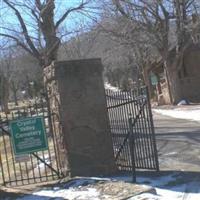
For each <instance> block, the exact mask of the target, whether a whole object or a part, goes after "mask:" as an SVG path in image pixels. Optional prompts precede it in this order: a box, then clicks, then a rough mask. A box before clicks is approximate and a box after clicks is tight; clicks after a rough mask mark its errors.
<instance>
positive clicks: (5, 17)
mask: <svg viewBox="0 0 200 200" xmlns="http://www.w3.org/2000/svg"><path fill="white" fill-rule="evenodd" d="M12 1H13V2H15V3H16V2H19V3H22V2H24V0H12ZM81 1H82V0H55V3H56V9H55V21H57V19H59V18H60V16H62V14H63V13H64V11H65V10H66V9H67V8H71V7H75V6H77V5H79V4H80V2H81ZM25 2H26V3H27V1H25ZM30 2H31V3H32V2H33V3H34V0H31V1H30ZM92 2H93V3H92V4H90V5H91V6H94V5H95V0H93V1H92ZM3 5H5V4H3V2H2V0H0V32H3V33H6V32H8V31H5V30H4V29H2V28H1V26H3V27H5V26H6V27H7V28H12V29H13V27H14V28H15V30H17V31H19V30H20V28H19V23H18V20H17V18H16V16H15V14H14V12H13V11H11V10H10V9H2V7H3ZM30 6H31V5H30ZM19 9H20V8H19ZM27 10H28V9H24V8H23V9H20V12H21V13H22V15H23V18H24V20H25V21H26V23H27V27H28V31H29V33H30V35H32V36H33V37H34V36H36V33H35V30H34V29H35V27H37V26H36V24H34V22H33V20H31V18H30V16H29V15H28V13H27ZM29 12H30V11H29ZM80 22H81V23H85V24H88V23H90V22H91V20H90V19H88V18H87V17H86V16H84V15H82V14H80V13H73V14H71V15H70V16H69V17H68V18H67V20H65V22H64V23H63V24H62V31H63V30H64V31H66V30H70V31H71V30H75V29H77V28H79V23H80ZM1 24H2V25H1ZM14 34H16V33H14ZM18 34H20V33H18Z"/></svg>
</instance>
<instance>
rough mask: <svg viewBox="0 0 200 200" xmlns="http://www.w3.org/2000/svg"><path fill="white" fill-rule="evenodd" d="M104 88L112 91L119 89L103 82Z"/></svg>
mask: <svg viewBox="0 0 200 200" xmlns="http://www.w3.org/2000/svg"><path fill="white" fill-rule="evenodd" d="M104 86H105V89H109V90H112V91H113V92H118V91H120V89H119V88H117V87H114V86H112V85H111V84H110V83H108V82H106V83H104Z"/></svg>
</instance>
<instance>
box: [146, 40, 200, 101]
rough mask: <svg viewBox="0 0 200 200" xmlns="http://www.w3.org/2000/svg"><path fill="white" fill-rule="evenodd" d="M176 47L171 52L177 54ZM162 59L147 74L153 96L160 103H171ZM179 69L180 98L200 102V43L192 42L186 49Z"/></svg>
mask: <svg viewBox="0 0 200 200" xmlns="http://www.w3.org/2000/svg"><path fill="white" fill-rule="evenodd" d="M173 51H175V48H174V49H173V50H171V52H170V54H171V55H172V56H173V55H174V56H176V53H174V52H173ZM163 65H164V64H163V62H162V61H158V62H155V63H153V64H152V65H151V66H150V67H149V68H148V69H147V74H148V77H149V82H150V91H151V95H152V97H154V99H155V100H156V101H157V102H158V104H159V105H163V104H170V92H171V91H170V88H169V86H168V84H167V79H166V74H165V69H164V66H163ZM177 70H178V81H179V84H180V90H179V92H180V99H178V100H177V102H176V103H178V101H180V100H182V99H186V100H188V101H190V102H200V45H199V44H192V45H191V46H189V47H188V48H187V49H186V50H185V51H184V56H183V60H182V63H181V66H180V67H179V68H178V69H177Z"/></svg>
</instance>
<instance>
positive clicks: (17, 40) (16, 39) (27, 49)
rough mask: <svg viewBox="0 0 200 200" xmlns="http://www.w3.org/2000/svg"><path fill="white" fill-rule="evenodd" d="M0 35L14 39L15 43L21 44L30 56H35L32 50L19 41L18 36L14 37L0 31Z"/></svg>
mask: <svg viewBox="0 0 200 200" xmlns="http://www.w3.org/2000/svg"><path fill="white" fill-rule="evenodd" d="M0 36H2V37H6V38H10V39H12V40H14V41H15V42H16V43H17V45H19V46H21V47H22V48H23V49H24V50H26V51H27V52H28V53H30V54H31V55H32V56H34V57H36V55H35V54H33V52H32V51H31V50H30V49H29V48H28V47H27V46H26V45H25V44H23V43H22V42H21V41H19V39H18V38H16V37H14V36H12V35H9V34H4V33H0ZM36 58H38V57H36Z"/></svg>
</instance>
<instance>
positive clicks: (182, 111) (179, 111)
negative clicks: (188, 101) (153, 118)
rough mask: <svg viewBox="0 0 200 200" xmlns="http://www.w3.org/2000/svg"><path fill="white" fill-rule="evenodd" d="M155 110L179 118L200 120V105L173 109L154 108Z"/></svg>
mask: <svg viewBox="0 0 200 200" xmlns="http://www.w3.org/2000/svg"><path fill="white" fill-rule="evenodd" d="M153 111H154V112H156V113H159V114H162V115H167V116H170V117H174V118H178V119H187V120H192V121H198V122H200V106H199V105H198V106H180V107H176V108H173V109H159V108H156V109H153Z"/></svg>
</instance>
